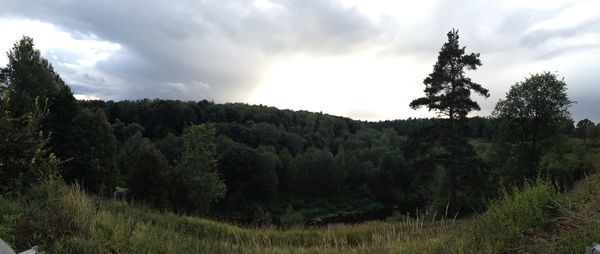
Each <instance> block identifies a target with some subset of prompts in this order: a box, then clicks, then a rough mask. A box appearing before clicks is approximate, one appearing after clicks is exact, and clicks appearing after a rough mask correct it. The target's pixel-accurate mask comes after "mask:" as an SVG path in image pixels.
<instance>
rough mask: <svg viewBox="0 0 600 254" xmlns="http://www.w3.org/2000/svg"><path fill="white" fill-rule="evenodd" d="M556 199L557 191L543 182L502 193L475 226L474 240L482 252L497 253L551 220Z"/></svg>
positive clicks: (515, 243) (517, 242)
mask: <svg viewBox="0 0 600 254" xmlns="http://www.w3.org/2000/svg"><path fill="white" fill-rule="evenodd" d="M557 199H558V192H557V191H556V189H555V188H554V187H553V186H551V185H550V184H549V183H548V182H544V181H538V183H537V184H536V185H531V186H527V185H526V186H525V187H524V188H523V189H517V188H515V189H513V192H512V193H508V192H505V193H504V194H503V197H502V198H500V199H499V200H497V201H495V202H492V204H491V205H490V207H489V209H488V211H487V212H486V213H485V214H483V215H482V216H481V219H480V221H479V223H478V225H477V227H476V228H477V229H478V231H479V232H478V233H477V234H473V237H475V240H476V242H477V243H479V244H481V245H482V246H481V247H482V248H483V249H487V248H494V249H495V251H499V250H501V249H506V248H507V247H509V246H511V245H517V244H519V241H520V240H521V239H522V237H523V236H525V235H528V234H531V233H533V232H534V231H535V230H536V229H537V228H539V227H540V226H542V225H543V224H545V223H547V222H548V221H549V220H550V218H551V216H552V214H553V213H552V209H553V207H554V204H555V202H556V200H557Z"/></svg>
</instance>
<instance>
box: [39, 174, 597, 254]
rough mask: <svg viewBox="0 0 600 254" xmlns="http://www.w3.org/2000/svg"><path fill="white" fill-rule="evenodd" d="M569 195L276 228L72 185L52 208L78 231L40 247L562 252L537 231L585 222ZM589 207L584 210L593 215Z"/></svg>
mask: <svg viewBox="0 0 600 254" xmlns="http://www.w3.org/2000/svg"><path fill="white" fill-rule="evenodd" d="M576 189H577V190H578V192H580V194H578V195H571V196H569V195H567V196H566V198H561V196H560V195H559V194H558V192H557V191H556V190H555V188H553V187H552V185H551V184H548V183H546V182H537V183H536V184H532V185H530V186H527V187H525V188H522V189H513V190H511V191H510V192H506V193H505V194H504V195H503V196H502V197H501V198H499V199H498V200H495V201H494V202H492V203H491V204H490V206H489V209H488V211H487V212H485V213H483V214H481V215H478V216H475V217H472V218H468V219H461V220H454V219H451V218H450V219H448V218H445V217H444V216H438V215H435V216H433V217H424V216H416V217H410V216H397V217H396V219H395V220H388V221H385V222H384V221H373V222H366V223H362V224H356V225H343V224H337V225H329V226H326V227H319V228H304V227H292V228H289V229H277V228H273V227H260V228H242V227H238V226H235V225H230V224H227V223H221V222H216V221H211V220H207V219H202V218H198V217H189V216H180V215H177V214H174V213H170V212H159V211H155V210H152V209H150V208H147V207H144V206H140V205H132V204H128V203H125V202H120V201H111V200H105V199H101V198H95V197H93V196H90V195H87V194H86V193H85V192H83V191H82V190H81V189H80V188H79V186H77V185H75V186H72V187H65V188H64V189H63V190H62V191H60V195H58V196H59V198H58V201H56V202H58V203H59V207H61V208H62V209H63V210H64V211H65V212H66V214H68V216H69V217H70V218H72V220H73V221H74V222H75V223H76V225H77V230H76V231H75V232H74V233H73V234H71V235H70V236H69V237H63V238H60V239H59V240H57V241H55V242H54V243H51V244H48V245H46V246H43V247H44V250H46V251H47V252H48V253H473V252H478V253H499V252H538V251H542V252H543V251H545V252H547V253H557V252H558V253H560V252H569V251H566V249H565V248H563V249H561V248H559V247H558V246H556V245H552V244H549V243H550V242H551V241H545V242H544V241H540V240H539V239H543V235H540V232H545V231H547V230H548V229H552V228H553V227H556V225H562V224H561V223H563V224H565V225H566V223H567V222H573V221H574V220H576V218H578V217H577V216H579V217H586V216H588V215H587V214H583V213H582V212H577V216H574V215H573V216H571V215H569V213H575V212H573V211H584V210H585V209H584V210H582V209H579V208H578V209H579V210H577V209H572V207H570V206H575V205H574V204H575V203H577V204H579V205H578V207H580V208H581V207H585V206H586V205H587V204H590V202H589V199H590V195H591V194H593V195H595V196H596V197H597V194H600V189H598V188H590V185H589V184H588V185H585V186H577V187H576ZM52 197H53V198H54V197H55V195H52ZM592 199H594V197H592ZM565 200H569V202H572V203H569V202H567V201H565ZM584 204H585V205H584ZM595 204H597V203H595ZM594 209H595V208H594ZM594 209H591V208H589V209H588V210H585V211H588V212H589V214H593V213H592V212H591V211H594ZM596 210H597V209H596ZM439 217H441V218H439ZM586 218H587V217H586ZM590 218H591V217H590ZM598 224H599V223H598V222H597V220H596V221H595V222H594V221H593V220H591V221H585V223H584V222H581V223H580V224H579V225H581V227H582V230H578V231H576V232H575V231H569V232H570V233H573V232H575V233H576V235H577V237H572V238H570V237H567V236H564V237H563V238H564V239H562V241H563V242H564V243H566V244H567V246H569V247H571V248H573V247H574V246H575V247H576V249H577V250H580V249H582V248H583V246H584V245H585V244H586V241H589V240H590V239H592V238H593V237H595V236H598V233H600V232H599V230H598V229H597V228H598V227H597V226H599V225H598ZM588 228H589V229H588ZM555 230H557V229H555ZM558 231H560V230H558ZM558 231H557V232H558ZM580 239H584V240H581V241H580Z"/></svg>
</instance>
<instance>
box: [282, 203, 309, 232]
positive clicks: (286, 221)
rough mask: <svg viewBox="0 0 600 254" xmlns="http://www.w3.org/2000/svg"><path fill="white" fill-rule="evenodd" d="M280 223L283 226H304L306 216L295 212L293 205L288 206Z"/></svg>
mask: <svg viewBox="0 0 600 254" xmlns="http://www.w3.org/2000/svg"><path fill="white" fill-rule="evenodd" d="M279 223H280V225H281V227H283V228H291V227H293V226H302V225H304V216H303V215H302V214H301V213H299V212H295V211H294V208H292V206H288V208H287V210H286V211H285V213H284V214H283V215H281V217H280V218H279Z"/></svg>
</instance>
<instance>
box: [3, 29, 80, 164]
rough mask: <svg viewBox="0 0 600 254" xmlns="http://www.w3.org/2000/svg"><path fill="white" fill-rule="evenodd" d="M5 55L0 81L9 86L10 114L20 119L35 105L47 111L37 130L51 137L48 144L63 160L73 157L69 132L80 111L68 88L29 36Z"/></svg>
mask: <svg viewBox="0 0 600 254" xmlns="http://www.w3.org/2000/svg"><path fill="white" fill-rule="evenodd" d="M7 56H8V64H7V66H6V68H4V69H3V70H2V71H1V75H0V82H3V83H5V84H6V85H7V86H8V91H7V94H8V95H10V98H11V99H10V103H9V104H10V109H11V112H12V115H13V116H14V117H19V116H22V115H25V114H27V113H29V112H32V111H33V110H34V109H35V107H36V105H35V104H36V103H37V104H38V105H39V106H40V107H42V108H44V109H47V110H48V112H47V114H46V115H45V117H44V118H43V120H42V122H41V126H40V128H41V130H43V131H44V132H46V133H47V134H49V135H50V136H51V137H52V138H51V139H50V141H49V145H50V146H51V147H52V150H53V151H54V152H55V153H56V155H57V156H59V157H60V158H62V159H64V160H69V159H70V158H72V157H75V155H76V153H77V151H74V150H72V149H71V148H72V147H73V146H74V145H75V144H76V143H77V142H78V140H76V139H73V138H72V136H71V135H70V133H71V131H72V129H73V126H74V122H73V120H74V118H75V116H76V115H77V114H78V111H79V108H78V106H77V103H76V100H75V97H73V92H72V91H71V89H70V88H69V86H67V85H66V84H65V82H64V81H63V80H62V79H61V78H60V76H59V75H58V74H57V73H56V72H54V68H53V67H52V64H50V63H49V62H48V60H46V59H44V58H43V57H42V56H41V53H40V51H39V50H37V49H35V47H34V43H33V39H32V38H30V37H26V36H25V37H23V38H22V39H21V40H19V41H18V42H16V43H15V44H14V46H13V48H12V49H11V50H10V51H9V52H8V53H7Z"/></svg>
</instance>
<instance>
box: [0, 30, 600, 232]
mask: <svg viewBox="0 0 600 254" xmlns="http://www.w3.org/2000/svg"><path fill="white" fill-rule="evenodd" d="M464 51H465V48H464V47H460V46H459V45H458V31H456V30H453V31H451V32H450V33H448V42H447V43H446V44H444V46H443V47H442V50H441V51H440V55H439V58H438V62H437V63H436V64H435V66H434V71H433V73H432V74H430V76H429V77H427V78H426V79H425V81H424V83H425V85H426V88H425V94H426V95H425V97H422V98H417V99H416V100H415V101H413V103H411V107H413V108H416V107H419V106H425V107H428V108H429V109H431V110H434V111H437V112H439V113H440V114H441V115H445V116H446V117H445V118H434V119H406V120H393V121H380V122H366V121H356V120H353V119H350V118H346V117H338V116H333V115H328V114H323V113H315V112H307V111H292V110H279V109H277V108H274V107H267V106H262V105H248V104H243V103H225V104H217V103H214V102H211V101H207V100H202V101H177V100H163V99H153V100H150V99H144V100H136V101H116V102H115V101H102V100H94V101H77V100H75V98H74V97H73V93H72V92H71V90H70V88H69V86H68V85H66V84H65V82H64V81H63V80H62V79H61V77H60V76H59V75H58V74H57V73H55V72H54V70H53V68H52V65H51V64H50V63H49V62H48V61H47V60H45V59H44V58H42V57H41V55H40V52H39V51H38V50H36V49H35V48H34V44H33V40H32V39H31V38H29V37H24V38H23V39H22V40H20V41H18V42H17V43H15V45H14V47H13V48H12V49H10V51H9V52H8V56H9V63H8V65H7V66H6V67H5V68H3V69H2V71H1V74H2V75H1V80H2V83H3V85H2V86H1V87H2V89H3V90H2V101H1V104H0V106H1V111H0V131H1V134H2V137H3V139H2V140H1V142H0V148H1V150H2V155H1V156H0V175H1V177H0V181H1V184H0V186H2V188H1V189H0V190H1V191H2V193H3V194H5V195H15V196H18V195H20V194H21V193H22V192H23V191H25V190H26V189H27V188H28V186H31V185H33V184H36V183H38V182H40V181H44V179H48V178H52V179H63V180H64V181H65V182H67V183H75V182H77V183H79V184H81V185H82V186H83V187H84V188H85V189H86V190H87V191H88V192H90V193H94V194H97V195H100V196H106V197H112V198H115V199H122V200H128V201H134V202H141V203H144V204H147V205H149V206H151V207H154V208H157V209H164V210H170V211H176V212H179V213H186V214H202V215H205V216H212V217H217V218H223V219H228V220H235V221H238V222H243V223H253V224H258V225H261V224H269V223H280V224H282V225H284V224H289V223H304V220H311V219H314V218H319V217H323V216H326V215H328V214H335V213H338V212H341V211H344V212H356V211H366V210H373V209H381V210H382V211H384V210H385V211H394V210H399V211H401V212H407V211H412V210H416V209H419V210H421V211H427V212H429V213H434V212H435V213H438V214H443V213H444V210H446V213H448V206H450V213H451V215H452V216H454V215H458V216H464V215H468V214H471V213H474V212H479V211H483V210H484V209H485V208H486V207H485V206H486V204H487V201H488V200H489V199H493V198H494V197H495V196H496V195H497V194H498V192H499V191H500V190H501V188H502V187H503V186H504V185H505V184H510V185H514V186H522V185H524V184H526V183H527V182H528V181H531V180H533V179H535V178H539V177H544V178H550V179H552V180H553V181H555V182H557V183H559V184H560V185H561V186H563V187H564V188H568V187H569V186H570V185H571V184H573V182H574V181H576V180H577V179H579V178H581V177H582V176H583V175H585V174H586V173H587V172H590V170H591V165H590V162H589V159H588V150H587V147H589V146H590V145H593V144H596V143H595V142H592V141H595V140H597V139H598V136H599V135H600V134H599V133H600V131H599V130H600V127H598V125H596V124H595V123H593V122H591V121H589V120H587V119H586V120H582V121H580V122H579V123H578V124H577V125H576V126H575V125H574V122H573V120H572V119H571V118H570V114H569V111H568V108H569V106H570V105H571V101H570V100H569V99H568V97H567V96H566V88H567V84H566V83H565V82H564V81H562V80H560V79H559V78H558V77H557V76H556V75H555V74H553V73H547V72H543V73H540V74H534V75H532V76H531V77H529V78H527V79H526V80H525V81H523V82H518V83H516V84H515V85H514V86H512V88H511V89H510V91H509V92H508V93H507V95H506V98H505V99H503V100H501V101H500V102H498V104H497V106H496V110H495V111H494V114H492V116H490V117H468V113H469V112H471V111H473V110H478V109H479V106H478V105H477V103H476V102H475V101H473V100H472V99H471V98H470V95H471V92H475V93H478V94H480V95H483V96H489V94H488V91H487V90H486V89H485V88H483V86H481V85H479V84H477V83H474V82H472V81H471V80H470V79H469V78H468V77H466V76H465V73H464V70H467V69H468V70H475V69H476V68H477V66H479V65H481V62H480V60H479V54H465V53H464ZM463 69H464V70H463ZM573 137H576V138H581V139H583V140H584V143H583V144H579V143H577V142H572V140H571V139H572V138H573ZM388 215H389V214H388Z"/></svg>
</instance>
